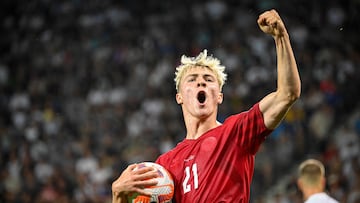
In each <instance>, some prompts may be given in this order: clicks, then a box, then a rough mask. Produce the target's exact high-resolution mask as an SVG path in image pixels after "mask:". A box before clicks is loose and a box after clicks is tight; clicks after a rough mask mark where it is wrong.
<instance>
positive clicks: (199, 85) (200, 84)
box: [197, 81, 206, 87]
mask: <svg viewBox="0 0 360 203" xmlns="http://www.w3.org/2000/svg"><path fill="white" fill-rule="evenodd" d="M197 86H198V87H205V86H206V83H205V82H203V81H201V82H198V84H197Z"/></svg>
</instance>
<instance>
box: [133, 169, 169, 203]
mask: <svg viewBox="0 0 360 203" xmlns="http://www.w3.org/2000/svg"><path fill="white" fill-rule="evenodd" d="M145 166H151V167H153V168H154V169H155V170H156V171H157V172H158V173H159V177H158V178H156V180H157V181H158V183H157V185H154V186H149V187H146V188H145V190H147V191H149V192H150V193H151V194H152V195H151V197H148V196H144V195H140V194H138V193H132V194H129V195H128V202H129V203H170V202H171V200H172V198H173V196H174V180H173V178H172V177H171V175H170V173H169V172H168V171H167V170H166V169H165V168H164V167H163V166H161V165H159V164H157V163H153V162H142V163H140V164H138V167H137V168H142V167H145ZM135 170H136V169H135Z"/></svg>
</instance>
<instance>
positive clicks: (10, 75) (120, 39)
mask: <svg viewBox="0 0 360 203" xmlns="http://www.w3.org/2000/svg"><path fill="white" fill-rule="evenodd" d="M271 8H275V9H276V10H277V11H278V12H279V13H280V15H281V16H282V18H283V20H284V22H285V25H286V27H287V29H288V32H289V34H290V37H291V41H292V44H293V49H294V53H295V56H296V59H297V63H298V67H299V71H300V75H301V80H302V95H301V98H300V100H299V101H298V102H297V103H296V104H295V105H294V106H293V108H292V109H291V110H290V111H289V113H288V115H287V117H286V118H285V120H284V122H283V123H282V124H281V125H280V126H279V127H278V128H277V130H275V131H274V132H273V133H272V135H271V136H270V137H269V138H268V139H267V140H266V141H265V143H264V144H263V145H262V147H261V148H260V151H259V152H258V154H257V157H256V166H255V175H254V179H253V184H252V188H251V189H252V194H251V197H252V201H251V202H256V203H260V202H282V203H287V202H301V197H300V195H299V192H298V191H297V188H296V185H295V178H296V167H297V165H298V164H299V163H300V162H301V161H302V160H303V159H305V158H309V157H311V158H317V159H320V160H321V161H323V162H324V164H325V166H326V170H327V178H328V179H327V180H328V182H327V189H328V192H329V193H330V194H331V195H332V196H333V197H335V198H336V199H338V200H340V201H341V202H346V203H355V202H356V199H357V201H359V196H360V195H359V194H360V180H359V179H360V178H359V176H360V158H359V154H360V142H359V136H360V106H359V102H358V100H359V97H360V93H359V87H360V84H359V83H360V73H359V64H360V57H359V54H360V53H359V43H360V40H359V37H358V36H359V34H360V33H359V27H360V26H359V25H360V22H359V21H360V19H359V17H360V15H359V10H360V2H359V1H358V0H345V1H344V0H342V1H340V0H330V1H323V0H322V1H320V0H319V1H305V0H294V1H275V0H272V1H271V0H256V1H252V0H244V1H233V0H228V1H217V0H212V1H200V0H195V1H188V0H185V1H179V0H175V1H140V0H128V1H113V0H64V1H51V0H33V1H20V0H17V1H16V0H14V1H7V0H5V1H1V3H0V115H1V116H0V140H1V144H0V150H1V156H0V194H1V195H0V202H8V203H12V202H16V203H18V202H19V203H20V202H80V203H81V202H84V203H85V202H86V203H88V202H89V203H90V202H94V203H95V202H110V201H111V183H112V181H113V180H114V179H115V178H116V177H118V175H119V174H120V172H121V171H122V170H123V169H124V168H125V167H126V166H127V164H129V163H133V162H140V161H154V160H155V159H156V157H157V156H158V155H159V154H161V153H163V152H166V151H167V150H169V149H170V148H172V147H173V146H174V145H175V144H176V143H177V142H179V141H181V140H182V139H183V138H184V136H185V127H184V124H183V120H182V114H181V109H180V107H179V106H178V105H177V104H176V102H175V93H176V92H175V85H174V81H173V78H174V71H175V67H176V66H177V65H178V64H179V59H180V57H181V55H182V54H186V55H188V56H195V55H197V54H198V53H199V52H200V51H202V50H203V49H204V48H206V49H208V51H209V53H210V54H213V55H214V56H215V57H218V58H219V59H220V60H221V61H222V63H223V64H224V65H225V66H227V69H226V71H227V73H228V75H229V79H228V81H227V84H225V86H224V90H223V91H224V93H225V100H224V103H223V104H222V105H221V107H220V112H219V120H220V121H223V119H224V118H225V117H227V116H229V115H231V114H233V113H236V112H240V111H243V110H247V109H248V108H249V107H251V106H252V105H253V104H254V103H255V102H257V101H259V100H260V99H261V98H262V97H263V96H265V95H266V94H267V93H269V92H271V91H273V90H274V89H275V87H276V80H275V79H276V58H275V49H274V48H275V45H274V42H273V40H272V38H271V37H270V36H267V35H265V34H263V33H262V32H261V31H260V30H259V28H258V26H257V24H256V20H257V17H258V15H259V14H260V13H262V12H263V11H265V10H268V9H271Z"/></svg>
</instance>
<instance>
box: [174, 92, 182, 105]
mask: <svg viewBox="0 0 360 203" xmlns="http://www.w3.org/2000/svg"><path fill="white" fill-rule="evenodd" d="M176 102H177V103H178V104H182V103H183V99H182V96H181V94H180V93H177V94H176Z"/></svg>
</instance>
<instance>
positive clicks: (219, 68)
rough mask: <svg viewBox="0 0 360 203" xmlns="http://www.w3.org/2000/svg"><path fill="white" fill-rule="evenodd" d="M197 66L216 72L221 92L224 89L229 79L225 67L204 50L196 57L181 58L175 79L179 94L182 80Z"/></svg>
mask: <svg viewBox="0 0 360 203" xmlns="http://www.w3.org/2000/svg"><path fill="white" fill-rule="evenodd" d="M195 66H202V67H206V68H208V69H210V70H211V71H212V72H214V74H215V76H216V78H217V80H218V81H219V86H220V90H221V89H222V87H223V85H224V84H225V81H226V78H227V74H226V73H225V72H224V71H225V66H223V65H220V60H219V59H217V58H215V57H213V56H208V55H207V50H206V49H204V51H202V52H201V53H200V54H199V55H198V56H196V57H188V56H185V55H183V56H182V57H181V64H180V65H179V66H178V67H177V68H176V71H175V79H174V81H175V86H176V91H177V92H179V86H180V81H181V78H182V77H183V76H184V74H185V73H186V71H187V70H189V69H190V68H192V67H195Z"/></svg>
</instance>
